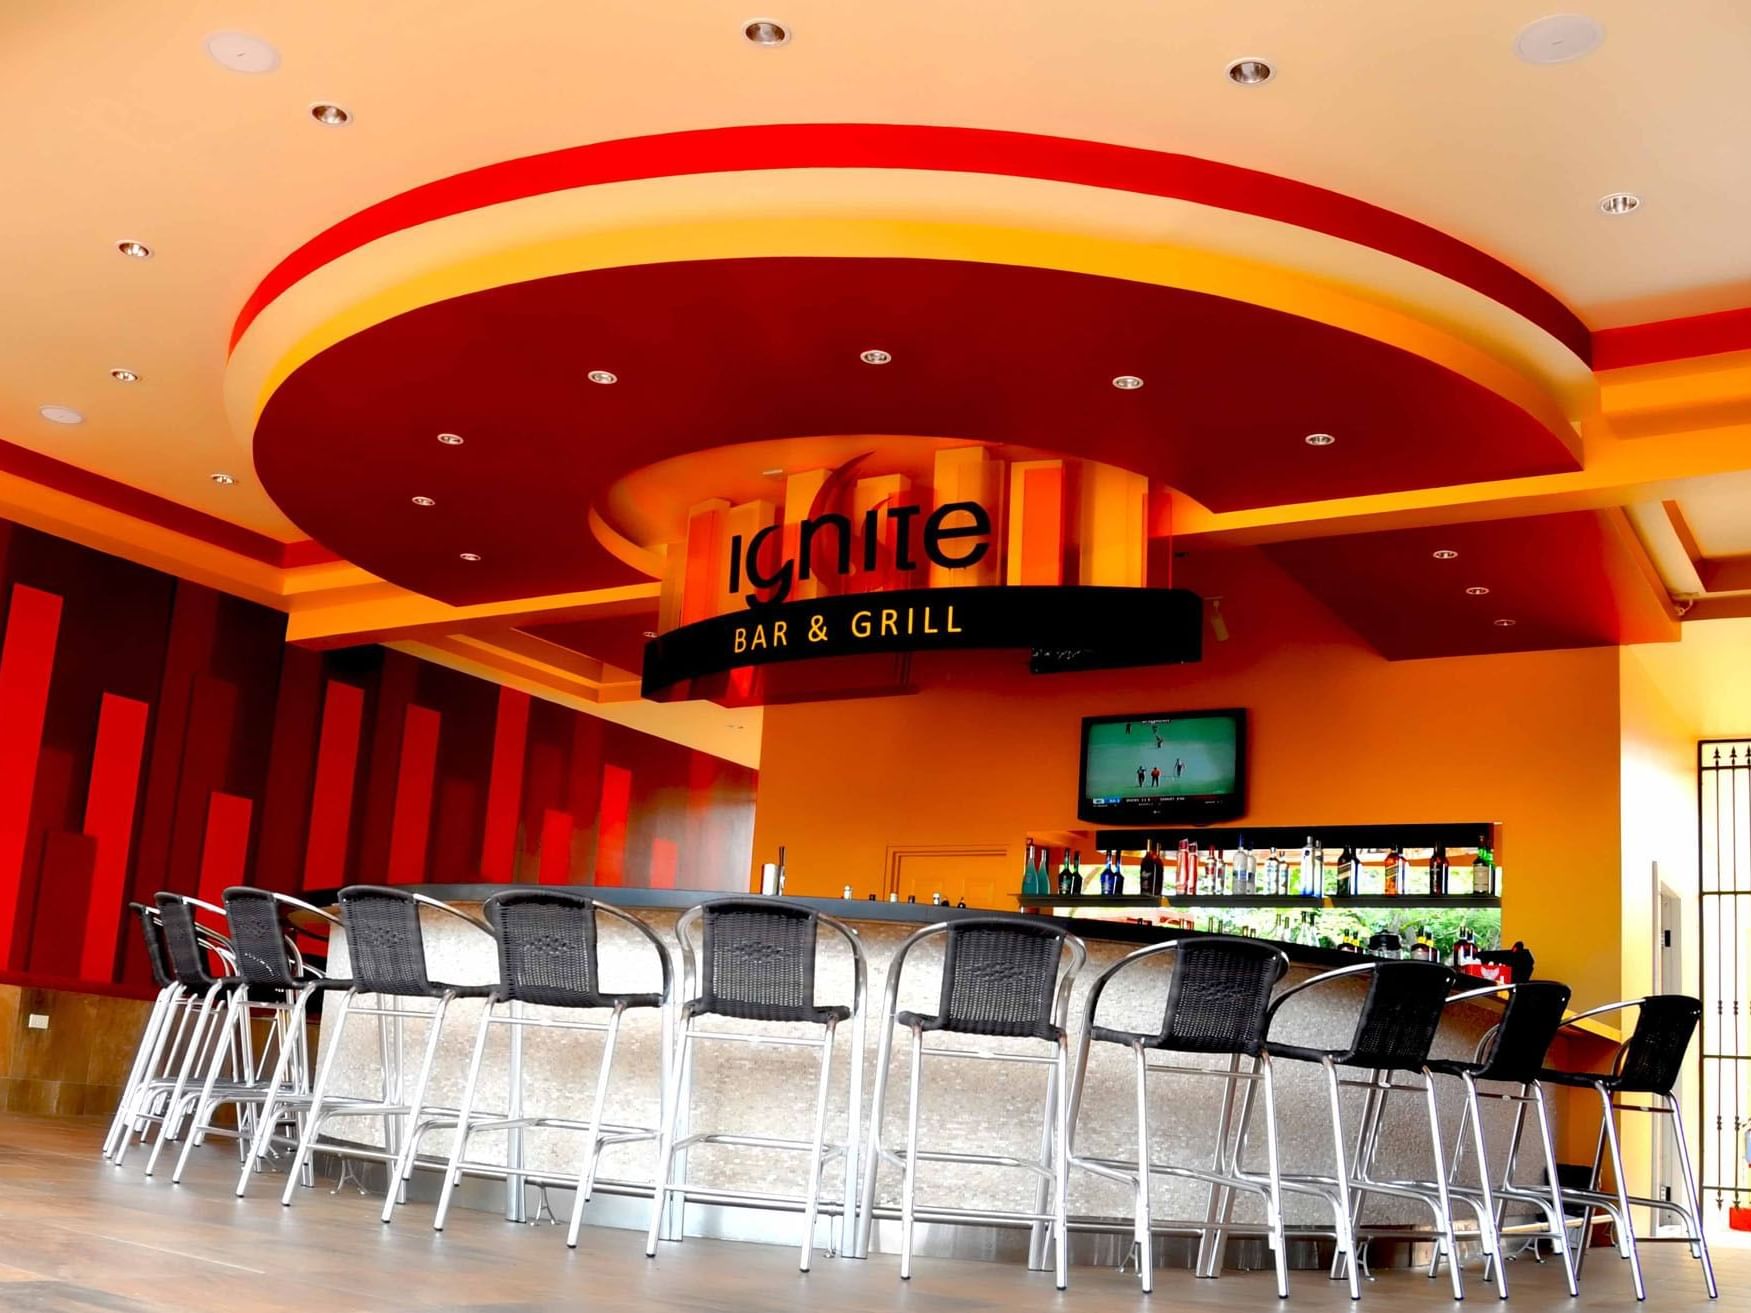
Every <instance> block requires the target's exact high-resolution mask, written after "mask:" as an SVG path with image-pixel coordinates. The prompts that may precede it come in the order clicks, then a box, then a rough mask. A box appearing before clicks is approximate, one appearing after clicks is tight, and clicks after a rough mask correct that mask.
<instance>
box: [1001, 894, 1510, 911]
mask: <svg viewBox="0 0 1751 1313" xmlns="http://www.w3.org/2000/svg"><path fill="white" fill-rule="evenodd" d="M1016 901H1017V902H1018V903H1019V904H1020V906H1021V907H1023V908H1024V909H1027V910H1034V909H1037V908H1043V907H1161V908H1171V907H1258V908H1267V909H1268V908H1281V909H1284V910H1292V909H1297V908H1299V909H1304V910H1307V909H1313V908H1320V907H1403V908H1414V907H1500V906H1501V905H1502V900H1501V899H1500V898H1499V897H1497V896H1495V895H1494V894H1489V895H1485V894H1441V895H1436V894H1415V895H1403V894H1395V895H1386V894H1343V895H1337V894H1333V895H1330V896H1328V897H1325V898H1261V897H1258V896H1256V895H1245V894H1242V895H1236V896H1230V897H1226V898H1224V897H1221V896H1219V895H1214V894H1211V895H1192V894H1164V895H1162V896H1160V897H1157V896H1156V895H1154V894H1119V895H1117V896H1104V897H1103V896H1102V895H1100V894H1018V895H1016Z"/></svg>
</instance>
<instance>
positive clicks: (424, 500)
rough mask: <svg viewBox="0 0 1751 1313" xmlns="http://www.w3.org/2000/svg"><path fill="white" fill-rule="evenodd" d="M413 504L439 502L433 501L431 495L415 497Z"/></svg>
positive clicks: (433, 504)
mask: <svg viewBox="0 0 1751 1313" xmlns="http://www.w3.org/2000/svg"><path fill="white" fill-rule="evenodd" d="M413 504H414V505H415V506H436V505H437V504H438V503H437V502H435V501H433V500H432V499H431V498H430V497H415V498H414V499H413Z"/></svg>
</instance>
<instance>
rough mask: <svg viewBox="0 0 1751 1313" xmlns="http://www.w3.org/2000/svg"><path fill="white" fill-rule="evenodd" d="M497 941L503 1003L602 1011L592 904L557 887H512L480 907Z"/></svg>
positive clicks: (605, 1004) (604, 1004)
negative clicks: (514, 1001)
mask: <svg viewBox="0 0 1751 1313" xmlns="http://www.w3.org/2000/svg"><path fill="white" fill-rule="evenodd" d="M483 910H484V911H485V913H486V919H487V923H488V924H489V925H491V926H492V928H493V929H494V930H496V931H497V932H498V937H499V990H498V994H497V997H499V998H501V999H519V1000H521V1001H522V1002H524V1003H534V1004H538V1005H540V1006H543V1007H556V1008H605V1007H612V1006H613V1005H614V1000H613V999H611V998H605V997H604V996H603V995H602V993H601V991H600V988H599V986H600V979H599V977H598V975H597V971H596V903H595V900H594V899H592V898H589V897H587V896H586V895H584V894H577V893H570V892H567V891H562V890H557V889H512V890H506V891H505V892H504V893H502V894H494V895H493V896H492V897H491V898H489V899H487V900H486V905H485V907H484V909H483Z"/></svg>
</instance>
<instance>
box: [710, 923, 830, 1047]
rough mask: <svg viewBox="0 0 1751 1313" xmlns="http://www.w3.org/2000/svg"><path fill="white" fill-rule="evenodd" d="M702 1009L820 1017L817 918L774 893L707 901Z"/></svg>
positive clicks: (778, 1017)
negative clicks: (816, 971)
mask: <svg viewBox="0 0 1751 1313" xmlns="http://www.w3.org/2000/svg"><path fill="white" fill-rule="evenodd" d="M700 919H701V922H702V928H701V939H700V962H699V997H698V998H697V999H695V1000H694V1001H693V1003H692V1004H691V1005H690V1010H691V1011H692V1012H694V1013H696V1014H700V1013H717V1014H718V1015H720V1016H725V1017H741V1018H744V1019H745V1020H749V1021H818V1020H819V1019H820V1009H818V1008H817V1007H816V1006H815V951H816V941H815V934H816V929H817V918H816V916H815V914H814V913H813V912H812V911H810V910H809V909H808V908H806V907H799V906H797V905H796V904H794V903H784V902H780V901H778V900H777V899H775V898H719V899H716V900H714V901H713V902H709V903H704V904H702V905H701V910H700Z"/></svg>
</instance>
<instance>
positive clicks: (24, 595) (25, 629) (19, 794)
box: [0, 584, 61, 967]
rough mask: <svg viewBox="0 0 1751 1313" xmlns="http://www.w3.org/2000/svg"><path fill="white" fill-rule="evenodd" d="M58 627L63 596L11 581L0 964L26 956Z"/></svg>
mask: <svg viewBox="0 0 1751 1313" xmlns="http://www.w3.org/2000/svg"><path fill="white" fill-rule="evenodd" d="M60 627H61V599H60V598H59V597H56V596H55V595H54V594H53V593H45V592H41V591H39V590H38V589H35V588H30V587H27V586H25V585H24V584H17V585H15V586H14V587H13V589H12V595H11V605H10V606H8V607H7V612H6V637H5V640H4V641H3V642H0V965H4V966H7V967H10V966H12V965H13V964H14V963H16V962H18V961H20V960H21V956H22V955H21V954H20V953H19V952H18V947H17V945H16V944H15V943H14V937H15V934H16V932H17V931H18V930H19V923H18V904H19V897H20V894H21V893H22V891H23V887H24V862H25V854H26V852H27V850H28V847H29V842H30V802H31V794H32V792H33V789H34V786H35V784H36V774H37V760H38V758H39V757H40V755H41V753H42V746H43V716H44V713H45V711H46V709H47V707H48V701H49V679H50V677H51V675H52V674H53V672H54V668H55V638H56V635H57V633H58V632H59V630H60Z"/></svg>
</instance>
